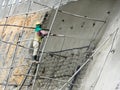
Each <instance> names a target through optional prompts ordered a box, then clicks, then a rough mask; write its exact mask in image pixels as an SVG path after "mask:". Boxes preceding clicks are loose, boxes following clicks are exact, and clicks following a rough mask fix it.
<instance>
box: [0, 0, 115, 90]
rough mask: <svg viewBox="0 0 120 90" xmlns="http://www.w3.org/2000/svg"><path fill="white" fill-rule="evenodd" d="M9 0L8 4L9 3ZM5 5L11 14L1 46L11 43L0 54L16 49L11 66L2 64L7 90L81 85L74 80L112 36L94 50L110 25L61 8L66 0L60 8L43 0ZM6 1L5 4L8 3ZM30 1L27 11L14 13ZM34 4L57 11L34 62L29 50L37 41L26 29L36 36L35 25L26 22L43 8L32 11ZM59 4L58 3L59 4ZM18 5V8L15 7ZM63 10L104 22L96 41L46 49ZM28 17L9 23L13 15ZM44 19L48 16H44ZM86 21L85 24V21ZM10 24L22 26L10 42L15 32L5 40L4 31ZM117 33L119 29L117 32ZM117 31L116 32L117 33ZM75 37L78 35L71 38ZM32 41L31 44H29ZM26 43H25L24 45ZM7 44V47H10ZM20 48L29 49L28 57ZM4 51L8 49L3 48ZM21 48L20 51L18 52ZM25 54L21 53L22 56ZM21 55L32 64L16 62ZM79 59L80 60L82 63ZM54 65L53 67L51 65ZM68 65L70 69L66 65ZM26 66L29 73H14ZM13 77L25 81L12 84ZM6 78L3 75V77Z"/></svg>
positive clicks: (6, 19) (79, 16)
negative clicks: (56, 21)
mask: <svg viewBox="0 0 120 90" xmlns="http://www.w3.org/2000/svg"><path fill="white" fill-rule="evenodd" d="M5 1H6V3H5ZM5 1H4V2H3V4H2V7H4V9H5V10H6V8H8V7H9V9H8V11H7V14H6V16H5V17H2V18H5V20H4V23H2V24H0V27H3V29H2V31H1V36H0V37H1V38H0V45H2V44H4V45H8V48H7V51H6V52H5V53H4V52H3V53H2V54H0V55H5V54H6V56H7V55H8V53H9V52H10V48H12V47H13V46H14V50H13V53H12V58H11V59H10V60H11V63H10V65H9V67H4V68H3V67H1V68H0V70H1V72H2V71H3V70H6V69H7V76H6V79H5V80H3V81H2V82H0V85H1V86H2V87H1V88H3V90H7V89H8V88H10V87H11V86H13V87H14V88H17V89H18V90H24V89H25V90H35V88H36V87H38V88H39V89H41V90H48V89H49V90H54V89H56V90H57V89H59V90H64V88H69V89H70V88H71V87H72V86H75V87H78V86H79V85H78V84H75V83H74V79H75V77H76V76H77V75H78V74H80V71H81V70H82V69H83V68H84V67H85V66H86V65H87V64H88V63H89V61H90V60H92V57H93V56H94V55H95V54H96V53H97V52H98V51H99V50H100V48H101V47H102V46H103V45H104V44H105V43H106V42H107V41H108V40H109V39H110V37H111V36H110V37H108V39H107V40H106V41H105V42H103V44H101V46H100V47H98V48H97V49H95V50H94V51H93V49H92V50H90V47H91V44H92V41H94V40H95V39H96V37H97V35H98V34H99V33H98V32H100V30H101V29H102V28H103V26H104V25H105V24H106V20H107V18H106V20H99V19H96V18H90V17H88V16H82V15H78V14H75V13H71V12H68V11H65V10H62V9H60V7H61V6H62V0H60V1H59V2H57V5H58V6H57V7H54V5H53V7H50V6H48V5H45V4H43V3H40V0H38V1H39V2H37V1H35V0H26V1H23V2H22V1H17V0H16V2H15V3H12V4H10V3H8V1H7V0H5ZM4 3H5V4H4ZM23 3H25V4H27V7H26V12H24V13H19V14H11V12H12V11H13V10H12V9H13V7H14V6H15V7H17V6H19V5H20V4H23ZM32 4H37V5H39V6H40V7H43V8H44V9H41V10H45V9H46V10H47V11H50V10H51V11H52V10H54V12H53V13H54V15H53V18H52V20H51V22H50V26H49V28H47V29H46V30H48V35H47V37H46V38H44V39H43V43H42V45H41V47H40V49H39V54H38V56H39V61H33V60H32V58H31V56H30V55H27V54H29V53H28V52H29V51H30V50H33V48H32V47H30V46H29V45H30V44H31V42H32V41H33V38H30V39H29V37H27V38H26V37H25V35H26V34H28V32H29V31H25V29H29V30H30V32H31V33H30V34H31V35H30V37H33V36H32V35H33V30H34V27H33V26H27V25H26V21H27V20H28V17H29V16H30V15H31V14H34V13H37V12H39V11H41V10H36V11H34V10H33V11H32V10H31V7H32ZM55 5H56V4H55ZM15 7H14V8H15ZM60 13H62V14H65V15H70V16H72V17H76V18H82V19H85V20H90V21H93V22H100V23H102V25H101V27H100V28H99V30H98V31H96V32H95V34H96V35H95V37H93V38H92V40H91V41H90V44H89V45H88V46H83V47H78V48H71V49H65V50H62V49H61V50H60V51H50V52H47V51H45V48H46V46H47V42H48V40H49V37H51V35H50V34H51V32H52V29H53V26H54V23H55V20H56V17H57V15H59V14H60ZM20 15H21V16H24V19H23V20H24V21H23V23H22V25H15V24H14V25H13V24H9V23H8V21H9V18H11V17H16V16H20ZM43 18H44V17H43ZM83 24H84V23H83ZM94 26H95V23H93V27H94ZM7 27H14V28H20V30H19V31H18V33H17V34H16V35H15V37H14V39H13V40H14V41H13V42H12V41H9V38H10V36H11V34H12V33H13V32H11V34H10V35H9V37H8V39H6V40H5V39H4V37H5V35H4V32H6V28H7ZM114 33H115V32H114ZM114 33H113V34H114ZM52 37H58V38H59V37H71V36H67V35H62V36H52ZM71 38H74V37H71ZM28 43H29V45H28ZM63 43H64V42H63ZM24 44H25V45H24ZM6 47H7V46H6ZM0 48H1V52H2V48H4V49H5V46H1V47H0ZM19 49H22V50H23V52H26V53H27V54H25V55H27V56H28V57H24V58H23V57H20V55H19V53H22V52H21V51H19ZM3 51H4V50H3ZM18 51H19V53H18ZM22 55H24V54H21V56H22ZM17 58H19V59H23V60H24V61H26V62H27V61H28V62H29V63H26V64H21V65H16V62H18V60H17ZM7 60H8V58H4V60H3V61H4V62H3V65H4V64H5V63H6V61H7ZM78 62H79V63H78ZM50 65H51V66H50ZM66 66H67V67H68V68H66ZM21 67H22V68H25V67H27V68H25V69H26V72H24V73H20V74H14V70H15V68H21ZM11 76H13V77H18V78H19V77H22V81H21V82H20V83H18V82H16V83H11V81H10V78H11ZM0 78H2V77H0Z"/></svg>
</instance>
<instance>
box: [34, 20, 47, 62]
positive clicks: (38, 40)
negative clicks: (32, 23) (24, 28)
mask: <svg viewBox="0 0 120 90" xmlns="http://www.w3.org/2000/svg"><path fill="white" fill-rule="evenodd" d="M47 34H48V32H47V31H44V30H42V25H41V24H40V23H39V22H37V23H36V27H35V36H34V41H33V48H34V50H33V59H34V60H37V53H38V49H39V46H40V43H41V41H42V38H43V37H44V36H46V35H47Z"/></svg>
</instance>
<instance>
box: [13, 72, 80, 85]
mask: <svg viewBox="0 0 120 90" xmlns="http://www.w3.org/2000/svg"><path fill="white" fill-rule="evenodd" d="M14 76H28V77H34V76H35V75H29V74H17V75H14ZM37 79H49V80H53V81H58V82H64V83H67V84H71V85H74V86H79V85H78V84H73V83H70V82H67V81H65V80H60V79H55V78H51V77H46V76H37Z"/></svg>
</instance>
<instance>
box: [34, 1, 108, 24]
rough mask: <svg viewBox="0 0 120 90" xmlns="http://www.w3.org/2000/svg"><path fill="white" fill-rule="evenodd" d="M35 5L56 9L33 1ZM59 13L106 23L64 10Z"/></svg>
mask: <svg viewBox="0 0 120 90" xmlns="http://www.w3.org/2000/svg"><path fill="white" fill-rule="evenodd" d="M33 3H35V4H38V5H41V6H44V7H47V8H49V9H54V8H52V7H50V6H48V5H45V4H42V3H39V2H36V1H33ZM58 12H61V13H63V14H67V15H71V16H73V17H78V18H83V19H87V20H92V21H98V22H104V23H105V22H106V21H104V20H99V19H96V18H90V17H88V16H82V15H78V14H75V13H71V12H67V11H64V10H58Z"/></svg>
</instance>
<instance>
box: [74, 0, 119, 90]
mask: <svg viewBox="0 0 120 90" xmlns="http://www.w3.org/2000/svg"><path fill="white" fill-rule="evenodd" d="M107 23H108V24H107V27H106V32H105V34H104V35H103V37H102V39H101V40H100V42H99V44H98V45H97V48H99V47H100V49H99V50H98V52H97V53H96V54H95V56H93V60H92V61H91V62H90V64H89V66H88V69H87V72H86V75H85V76H84V78H83V79H82V82H81V86H80V88H79V89H78V90H120V73H119V69H120V55H119V53H120V48H119V44H120V1H119V0H117V2H116V4H115V5H114V8H113V10H112V12H111V15H110V16H109V19H108V20H107ZM104 42H105V43H104ZM102 43H104V44H103V45H102V47H101V44H102ZM73 90H77V89H76V88H74V89H73Z"/></svg>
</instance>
